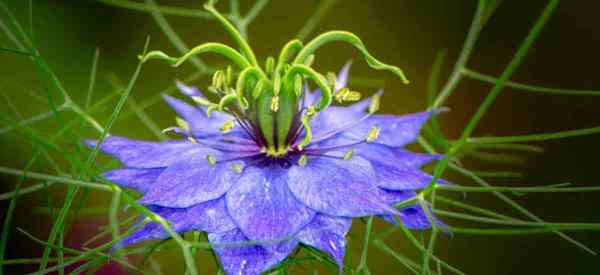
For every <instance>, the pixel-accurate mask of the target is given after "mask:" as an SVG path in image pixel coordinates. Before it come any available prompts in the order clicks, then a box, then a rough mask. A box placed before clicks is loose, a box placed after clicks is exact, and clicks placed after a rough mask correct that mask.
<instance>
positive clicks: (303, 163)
mask: <svg viewBox="0 0 600 275" xmlns="http://www.w3.org/2000/svg"><path fill="white" fill-rule="evenodd" d="M307 162H308V158H307V157H306V155H302V156H301V157H300V159H298V165H299V166H300V167H304V166H306V163H307Z"/></svg>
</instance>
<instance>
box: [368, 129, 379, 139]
mask: <svg viewBox="0 0 600 275" xmlns="http://www.w3.org/2000/svg"><path fill="white" fill-rule="evenodd" d="M377 137H379V127H373V128H371V130H369V133H368V134H367V138H366V141H367V142H373V141H375V140H376V139H377Z"/></svg>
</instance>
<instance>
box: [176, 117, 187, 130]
mask: <svg viewBox="0 0 600 275" xmlns="http://www.w3.org/2000/svg"><path fill="white" fill-rule="evenodd" d="M175 123H176V124H177V126H179V128H181V129H183V130H185V131H189V130H190V125H189V124H188V123H187V121H185V120H184V119H183V118H180V117H175Z"/></svg>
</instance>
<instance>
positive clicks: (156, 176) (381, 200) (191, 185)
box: [88, 65, 440, 274]
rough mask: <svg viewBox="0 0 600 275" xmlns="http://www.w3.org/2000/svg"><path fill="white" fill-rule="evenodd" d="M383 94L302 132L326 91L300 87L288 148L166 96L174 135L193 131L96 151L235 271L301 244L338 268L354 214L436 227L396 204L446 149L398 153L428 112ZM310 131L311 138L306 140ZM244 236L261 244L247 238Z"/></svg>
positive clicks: (136, 237) (419, 184) (158, 234)
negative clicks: (387, 106)
mask: <svg viewBox="0 0 600 275" xmlns="http://www.w3.org/2000/svg"><path fill="white" fill-rule="evenodd" d="M348 69H349V66H348V65H347V66H345V67H344V68H343V69H342V71H341V73H340V74H339V75H338V76H337V80H336V81H335V87H334V90H335V91H336V93H335V95H337V94H339V93H341V92H343V91H344V89H345V87H346V82H347V75H348ZM177 85H178V86H179V89H180V91H181V92H182V93H183V94H184V95H186V96H189V97H192V98H194V99H195V100H196V101H197V102H203V100H204V99H206V98H205V97H204V96H203V95H202V94H201V93H200V92H199V91H198V90H197V89H196V88H194V87H189V86H186V85H184V84H182V83H179V82H178V83H177ZM380 95H381V93H378V94H376V95H375V96H373V97H372V98H369V99H364V100H362V101H360V102H357V103H355V104H353V105H349V106H347V107H341V106H330V107H328V108H326V109H324V110H323V111H321V112H315V113H313V114H311V119H310V121H309V124H308V125H309V128H305V127H304V124H303V123H302V121H301V120H302V119H301V118H300V116H301V114H302V113H305V112H307V110H309V109H310V108H311V106H312V104H314V103H315V102H316V101H317V100H318V98H319V97H320V91H319V90H316V91H313V92H309V91H307V89H306V85H305V86H304V92H303V95H302V97H301V100H300V102H299V103H298V107H297V109H296V114H295V115H294V119H292V122H291V127H290V131H289V134H288V136H287V137H286V138H285V139H284V143H282V144H283V145H284V146H283V147H282V148H281V147H271V146H272V145H270V144H272V143H271V142H269V141H267V137H266V135H264V134H263V129H261V128H260V127H259V126H258V125H255V124H254V122H253V120H251V119H250V118H249V117H247V116H249V114H246V115H245V116H243V115H241V114H236V113H233V112H229V113H227V112H213V113H211V114H210V115H207V112H206V111H207V109H208V107H205V106H192V105H189V104H187V103H185V102H183V101H181V100H179V99H176V98H173V97H170V96H168V95H165V96H164V99H165V100H166V102H167V103H168V104H169V105H170V106H171V107H172V108H173V109H175V111H176V112H177V113H178V114H179V116H180V117H181V119H179V121H180V123H179V124H180V125H179V127H173V128H170V130H172V131H175V132H177V133H180V134H182V135H183V136H185V137H186V138H185V139H182V140H178V141H168V142H150V141H139V140H131V139H127V138H124V137H116V136H111V137H108V138H107V139H106V140H105V142H104V143H103V144H102V145H101V147H100V149H101V150H102V151H103V152H105V153H108V154H111V155H113V156H114V157H116V158H117V159H119V160H120V161H121V162H122V163H123V164H124V166H125V167H124V168H120V169H116V170H112V171H109V172H106V173H104V174H103V176H104V177H105V178H106V179H108V180H110V181H112V182H114V183H116V184H119V185H121V186H123V187H127V188H132V189H135V190H137V191H139V192H141V193H142V194H143V197H142V198H141V199H140V203H142V204H144V205H147V206H148V207H149V208H150V209H151V210H152V211H154V212H155V213H156V214H158V215H160V216H162V217H163V218H165V219H166V220H168V221H169V222H170V223H171V225H172V227H173V229H174V230H175V231H177V232H180V233H183V232H186V231H192V230H193V231H205V232H207V233H208V239H209V241H210V243H211V244H212V245H213V247H214V250H215V251H216V253H217V255H218V256H219V259H220V261H221V264H222V266H223V268H224V270H225V271H226V272H227V273H228V274H258V273H260V272H262V271H264V270H267V269H269V268H271V267H273V266H275V265H276V264H277V263H279V262H280V261H282V260H283V259H285V258H286V257H287V256H288V255H289V254H290V253H291V252H292V251H293V250H294V248H295V247H296V246H297V245H298V244H299V243H301V244H305V245H308V246H312V247H314V248H316V249H319V250H321V251H324V252H326V253H328V254H329V255H330V256H331V257H332V258H333V259H334V260H335V261H336V262H337V263H338V265H339V266H340V269H341V268H342V267H343V258H344V248H345V246H346V239H345V236H346V234H347V232H348V230H349V228H350V224H351V222H352V218H356V217H367V216H373V215H376V216H381V217H384V218H387V219H390V217H391V215H394V216H398V217H399V218H400V220H401V221H402V222H403V223H404V224H405V225H406V226H407V227H409V228H413V229H422V228H428V227H430V223H429V221H428V219H427V218H426V216H425V214H424V211H423V209H421V208H420V207H419V206H416V205H415V206H410V207H408V208H404V209H400V210H397V209H396V208H394V207H393V205H394V204H397V203H398V202H401V201H403V200H405V199H408V198H410V197H412V196H414V195H415V190H418V189H422V188H424V187H425V186H427V185H428V184H429V183H430V182H431V180H432V177H431V176H430V175H428V174H426V173H425V172H423V171H421V170H420V167H421V166H423V165H425V164H427V163H429V162H431V161H434V160H436V159H438V158H439V157H440V156H438V155H427V154H419V153H413V152H410V151H407V150H405V149H403V148H402V147H403V146H404V145H406V144H409V143H411V142H413V141H414V140H415V138H416V137H417V136H418V133H419V131H420V128H421V126H422V125H423V123H425V122H426V120H427V119H428V118H429V117H430V115H431V112H421V113H414V114H408V115H402V116H395V115H378V114H374V113H373V112H372V110H371V112H369V110H368V109H369V107H371V108H374V106H373V105H375V104H376V102H375V101H377V100H378V97H379V96H380ZM183 121H185V122H183ZM230 121H232V122H233V123H229V122H230ZM274 123H275V128H276V127H277V124H276V122H274ZM308 131H310V133H311V134H310V136H312V137H311V139H310V142H309V143H307V144H304V143H303V141H304V140H306V137H307V136H308V135H307V132H308ZM276 143H277V142H275V144H276ZM88 145H89V146H95V145H96V142H94V141H88ZM167 237H168V234H167V233H166V232H165V231H164V230H163V229H162V227H161V226H159V225H158V224H155V223H149V224H146V225H145V226H143V227H142V228H141V229H139V230H138V231H136V232H135V233H133V234H132V235H130V236H129V237H127V238H126V239H125V240H124V241H122V243H121V245H131V244H134V243H138V242H141V241H144V240H148V239H164V238H167ZM248 241H253V242H255V244H252V245H240V243H243V242H248ZM232 243H233V244H236V243H237V244H238V245H232ZM228 244H230V245H228Z"/></svg>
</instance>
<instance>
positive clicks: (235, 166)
mask: <svg viewBox="0 0 600 275" xmlns="http://www.w3.org/2000/svg"><path fill="white" fill-rule="evenodd" d="M231 170H233V172H236V173H238V174H241V173H242V165H240V164H237V163H236V164H233V165H231Z"/></svg>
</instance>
